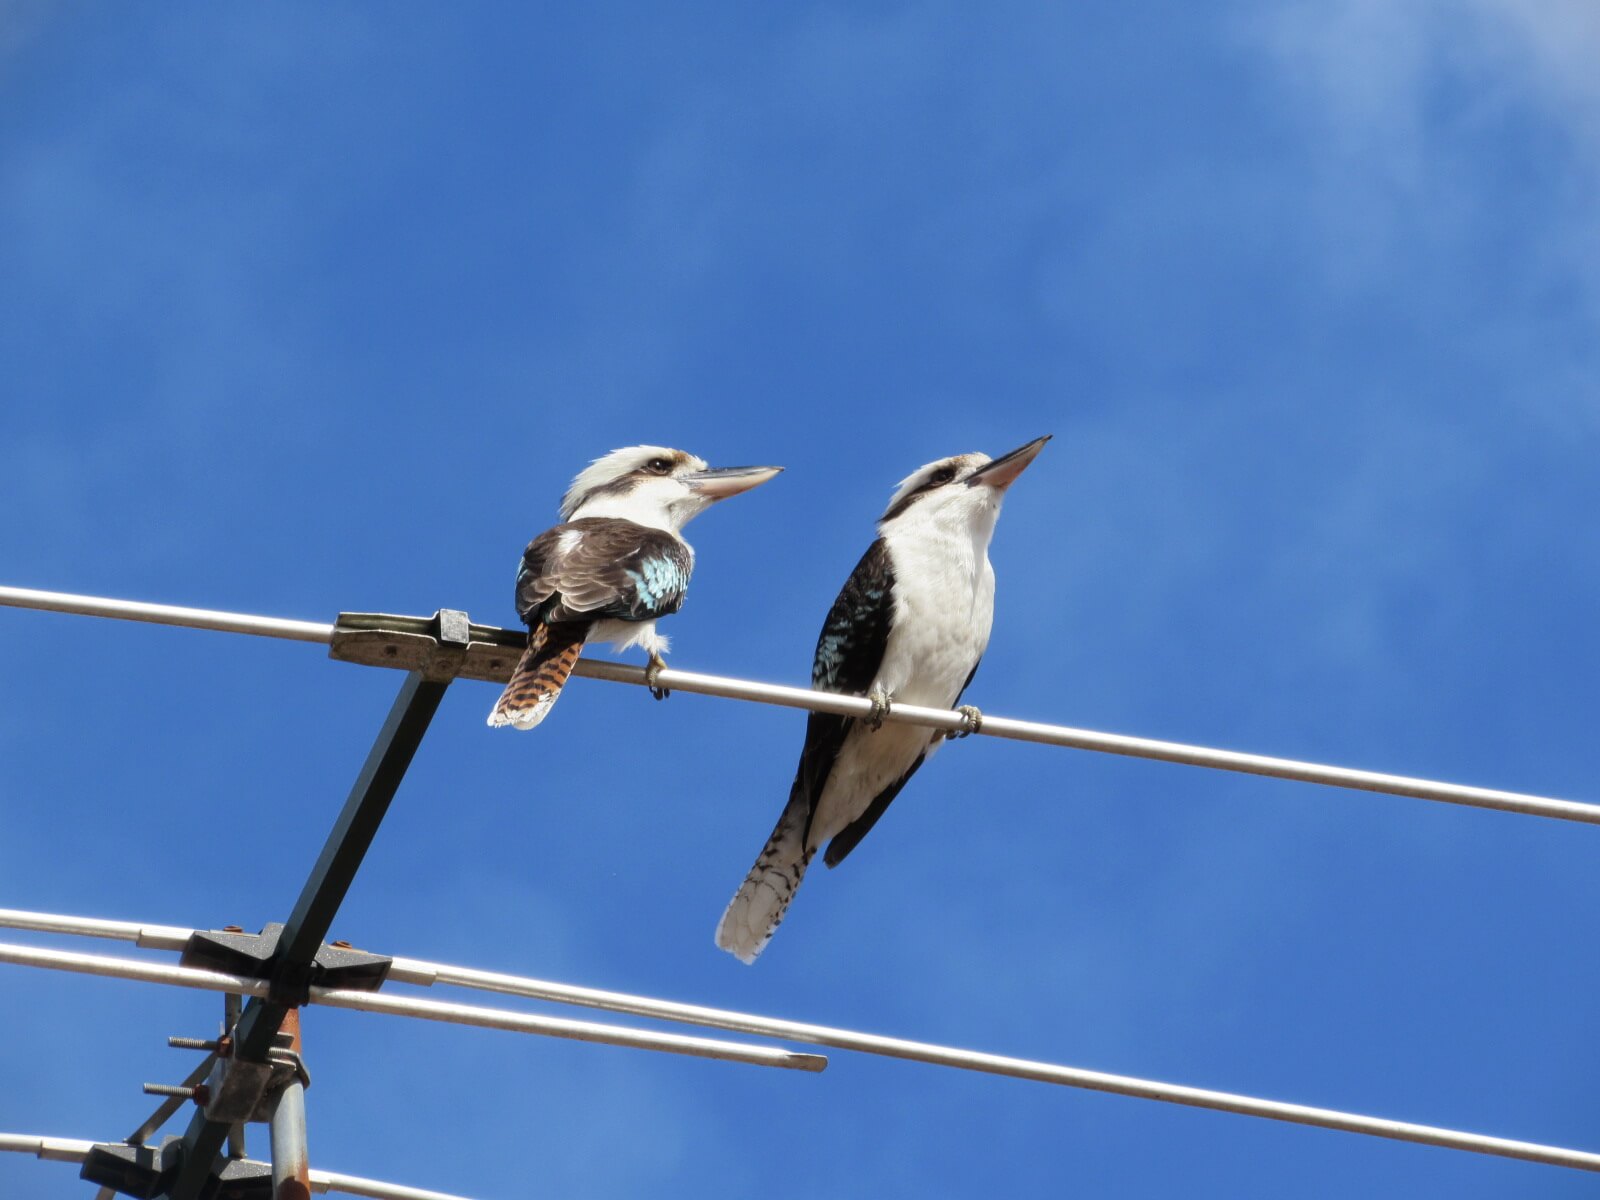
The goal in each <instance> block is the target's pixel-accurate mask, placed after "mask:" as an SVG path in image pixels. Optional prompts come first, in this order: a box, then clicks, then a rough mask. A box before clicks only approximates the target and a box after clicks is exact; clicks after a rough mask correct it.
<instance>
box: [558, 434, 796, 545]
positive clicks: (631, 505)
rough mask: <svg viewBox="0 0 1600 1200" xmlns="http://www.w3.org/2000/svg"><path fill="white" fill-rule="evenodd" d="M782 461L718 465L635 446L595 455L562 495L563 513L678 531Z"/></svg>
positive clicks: (752, 484) (680, 453)
mask: <svg viewBox="0 0 1600 1200" xmlns="http://www.w3.org/2000/svg"><path fill="white" fill-rule="evenodd" d="M781 470H783V468H782V467H717V468H712V467H708V466H707V465H706V461H705V459H703V458H696V457H695V456H694V455H692V454H689V453H687V452H685V451H683V450H669V449H668V448H667V447H665V446H629V447H627V448H626V449H623V450H613V451H612V452H611V453H610V454H607V455H604V456H602V457H600V458H597V459H595V460H594V462H592V463H590V464H589V465H588V466H587V467H585V468H584V469H583V470H582V471H580V472H578V475H577V478H575V479H574V480H573V481H572V486H571V487H569V488H568V489H567V494H566V495H565V496H563V497H562V499H561V519H562V520H563V521H572V520H576V519H577V518H579V517H621V518H623V519H624V520H628V521H634V522H636V523H637V524H640V525H649V526H652V527H654V528H657V529H670V530H671V531H672V532H673V533H676V532H678V530H680V529H682V528H683V527H684V526H685V525H687V524H688V523H689V522H690V521H691V520H693V519H694V518H695V517H697V516H698V515H700V514H701V513H702V512H704V511H705V510H706V509H708V508H710V507H711V506H712V505H713V504H715V503H716V502H717V501H718V500H725V499H727V498H728V497H729V496H737V495H738V494H739V493H740V492H747V491H749V490H750V489H751V488H753V487H755V486H756V485H757V484H762V483H765V482H766V481H767V480H769V479H771V478H772V477H773V476H774V475H776V474H777V473H778V472H779V471H781Z"/></svg>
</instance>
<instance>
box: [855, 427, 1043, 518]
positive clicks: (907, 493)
mask: <svg viewBox="0 0 1600 1200" xmlns="http://www.w3.org/2000/svg"><path fill="white" fill-rule="evenodd" d="M1049 440H1050V435H1049V434H1045V435H1044V437H1041V438H1035V439H1034V440H1033V441H1031V442H1029V443H1028V444H1027V445H1025V446H1018V447H1017V448H1016V449H1015V450H1013V451H1011V452H1010V453H1009V454H1002V455H1001V456H1000V457H999V458H995V459H991V458H990V457H989V456H988V455H987V454H980V453H972V454H957V455H955V456H954V457H952V458H941V459H939V460H938V461H937V462H931V463H929V464H928V465H927V466H925V467H921V468H919V469H918V470H916V471H913V472H912V473H911V474H910V475H908V476H906V478H905V479H903V480H901V481H900V486H899V488H898V489H896V491H895V494H894V495H893V496H892V497H890V499H889V507H888V508H886V509H884V512H883V516H881V517H879V518H878V525H879V527H880V528H881V529H883V530H884V532H889V531H890V529H892V528H893V527H894V526H895V525H897V524H900V523H911V522H917V523H923V522H929V523H933V524H938V525H945V526H949V527H952V528H954V527H961V526H969V527H972V528H973V529H974V530H982V531H985V532H987V531H989V530H992V529H993V528H994V522H995V518H996V517H998V516H999V515H1000V502H1001V500H1002V499H1004V497H1005V494H1006V489H1007V488H1009V487H1010V486H1011V485H1012V484H1013V483H1015V482H1016V479H1017V476H1019V475H1021V474H1022V472H1023V471H1025V470H1026V469H1027V467H1028V464H1029V463H1031V462H1032V461H1033V460H1034V458H1035V456H1037V455H1038V453H1039V451H1040V450H1042V449H1044V444H1045V443H1046V442H1048V441H1049Z"/></svg>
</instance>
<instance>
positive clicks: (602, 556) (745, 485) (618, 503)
mask: <svg viewBox="0 0 1600 1200" xmlns="http://www.w3.org/2000/svg"><path fill="white" fill-rule="evenodd" d="M781 470H783V468H782V467H719V468H715V469H712V468H709V467H707V466H706V463H705V460H704V459H699V458H696V457H695V456H694V455H692V454H687V453H685V452H684V451H682V450H669V449H666V448H665V447H663V446H629V447H628V448H627V449H624V450H613V451H612V452H611V453H610V454H607V455H605V456H604V457H603V458H597V459H595V461H594V462H593V463H592V464H590V465H589V466H588V467H587V468H585V469H584V470H583V471H581V472H580V473H579V474H578V476H577V478H576V479H574V480H573V481H572V486H571V487H569V488H568V489H567V494H566V495H565V496H564V497H563V498H562V500H561V524H559V525H557V526H555V527H553V528H551V529H547V530H545V531H544V532H543V533H541V534H540V535H539V536H538V537H536V538H534V539H533V541H531V542H529V543H528V548H527V549H526V550H525V551H523V554H522V566H521V569H519V570H518V571H517V615H518V616H520V617H521V618H522V619H523V621H524V622H526V623H527V626H528V648H527V649H526V650H525V651H523V653H522V658H521V660H520V661H519V662H518V663H517V666H516V670H515V671H513V672H512V675H511V682H510V683H508V684H506V688H505V691H503V692H502V693H501V694H500V699H499V701H498V702H497V703H496V704H495V706H494V710H493V711H492V712H490V714H489V724H490V725H514V726H516V727H517V728H518V729H532V728H533V727H534V726H535V725H537V724H538V723H539V722H540V721H542V720H544V719H545V716H546V715H547V714H548V713H549V711H550V707H551V705H553V704H554V703H555V702H556V698H557V697H558V696H560V695H561V688H562V686H563V685H564V684H565V683H566V682H567V677H568V676H569V675H571V674H572V668H573V666H574V665H575V664H576V663H577V661H578V654H579V652H580V651H581V650H582V649H583V645H584V643H585V642H610V643H612V645H614V646H615V647H616V648H617V649H618V650H626V649H627V648H628V647H630V646H642V647H644V649H645V651H646V653H648V654H649V655H650V666H649V668H648V672H649V674H648V678H649V680H650V684H651V691H652V692H653V693H654V694H655V696H656V698H657V699H658V700H659V699H661V698H662V697H663V696H665V695H666V693H665V692H664V691H662V690H661V689H660V688H658V687H656V686H655V675H656V672H658V671H660V670H661V668H662V666H663V665H664V664H663V663H662V661H661V656H662V654H664V653H665V652H666V649H667V639H666V638H664V637H662V636H661V635H660V634H658V633H657V632H656V621H657V619H658V618H660V617H664V616H668V615H669V614H671V613H675V612H677V611H678V609H679V608H681V607H682V606H683V597H684V593H685V591H686V590H687V589H688V586H689V574H690V572H691V571H693V570H694V550H693V549H692V548H691V547H690V546H689V543H688V542H686V541H684V540H683V537H682V535H681V533H680V530H682V529H683V527H684V526H685V525H686V524H688V523H689V521H690V520H691V519H693V518H694V517H695V516H697V515H698V514H699V513H702V512H704V511H705V510H706V509H707V508H709V507H710V506H711V505H712V504H714V503H715V502H716V501H718V500H723V499H726V498H727V497H729V496H737V495H738V494H739V493H740V492H745V491H749V490H750V489H751V488H753V487H755V486H756V485H757V484H761V483H765V482H766V481H767V480H769V479H771V478H772V477H773V476H774V475H776V474H777V473H778V472H779V471H781Z"/></svg>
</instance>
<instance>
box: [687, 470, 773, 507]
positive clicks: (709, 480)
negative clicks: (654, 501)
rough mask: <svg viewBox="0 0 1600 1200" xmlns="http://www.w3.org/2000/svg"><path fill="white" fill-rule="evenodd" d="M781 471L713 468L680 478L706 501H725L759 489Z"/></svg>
mask: <svg viewBox="0 0 1600 1200" xmlns="http://www.w3.org/2000/svg"><path fill="white" fill-rule="evenodd" d="M782 470H783V468H782V467H713V468H711V470H709V471H695V472H693V473H692V474H689V475H683V476H680V478H681V479H682V480H683V482H684V483H686V484H688V485H689V486H690V487H691V488H693V489H694V490H695V491H696V492H698V493H699V494H700V495H702V496H704V497H706V499H708V500H726V499H727V498H728V497H729V496H737V495H738V494H739V493H740V492H748V491H749V490H750V489H751V488H753V487H759V486H760V485H761V484H763V483H765V482H766V481H767V480H769V479H771V478H772V477H773V476H774V475H777V474H778V473H779V472H781V471H782Z"/></svg>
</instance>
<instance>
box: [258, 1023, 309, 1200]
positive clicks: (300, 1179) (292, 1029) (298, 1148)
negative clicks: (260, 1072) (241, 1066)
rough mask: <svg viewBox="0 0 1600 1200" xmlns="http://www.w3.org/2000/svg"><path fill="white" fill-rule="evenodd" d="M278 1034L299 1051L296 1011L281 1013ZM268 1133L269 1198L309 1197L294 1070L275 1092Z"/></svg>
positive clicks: (301, 1102)
mask: <svg viewBox="0 0 1600 1200" xmlns="http://www.w3.org/2000/svg"><path fill="white" fill-rule="evenodd" d="M278 1031H279V1032H280V1033H286V1034H288V1035H289V1049H290V1051H292V1052H293V1053H294V1054H295V1055H299V1053H300V1010H299V1009H298V1008H291V1009H290V1010H289V1011H288V1013H286V1014H285V1015H284V1018H283V1024H281V1025H280V1026H279V1027H278ZM268 1128H269V1129H270V1131H271V1136H272V1200H311V1158H310V1155H309V1154H308V1153H307V1150H306V1089H305V1084H304V1083H302V1082H301V1080H300V1076H299V1074H298V1073H296V1074H294V1075H291V1076H290V1077H289V1081H288V1082H287V1083H285V1084H284V1085H283V1087H282V1088H281V1089H279V1091H278V1098H277V1100H276V1101H275V1102H274V1103H273V1106H272V1117H271V1120H270V1121H269V1122H268Z"/></svg>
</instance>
